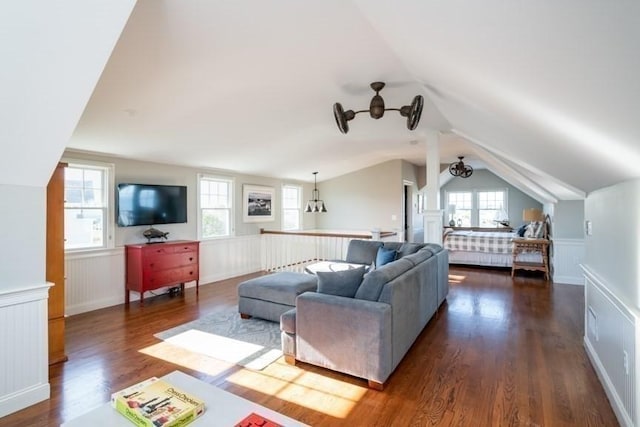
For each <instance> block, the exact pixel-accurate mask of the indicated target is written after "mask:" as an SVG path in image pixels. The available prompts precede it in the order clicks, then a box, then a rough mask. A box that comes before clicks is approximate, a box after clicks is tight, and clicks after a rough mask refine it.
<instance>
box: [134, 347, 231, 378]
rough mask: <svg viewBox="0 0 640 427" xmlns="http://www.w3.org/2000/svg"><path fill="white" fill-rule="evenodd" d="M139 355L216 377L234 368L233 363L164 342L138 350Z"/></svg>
mask: <svg viewBox="0 0 640 427" xmlns="http://www.w3.org/2000/svg"><path fill="white" fill-rule="evenodd" d="M139 351H140V353H143V354H146V355H148V356H152V357H156V358H158V359H162V360H165V361H167V362H170V363H173V364H175V365H180V366H184V367H185V368H189V369H193V370H195V371H200V372H202V373H205V374H207V375H211V376H216V375H220V374H221V373H223V372H225V371H228V370H229V369H230V368H233V367H234V366H236V365H235V364H234V363H229V362H224V361H222V360H216V359H213V358H211V357H208V356H206V355H204V354H200V353H196V352H193V351H189V350H186V349H184V348H181V347H178V346H175V345H172V344H169V343H167V342H166V341H162V342H159V343H158V344H154V345H150V346H149V347H145V348H143V349H140V350H139Z"/></svg>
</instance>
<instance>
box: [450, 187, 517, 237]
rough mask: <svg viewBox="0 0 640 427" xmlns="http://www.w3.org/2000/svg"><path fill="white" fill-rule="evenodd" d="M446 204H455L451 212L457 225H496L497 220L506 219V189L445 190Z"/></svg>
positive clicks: (486, 226) (491, 226)
mask: <svg viewBox="0 0 640 427" xmlns="http://www.w3.org/2000/svg"><path fill="white" fill-rule="evenodd" d="M446 199H447V206H449V205H455V207H456V210H455V213H454V214H453V218H454V221H455V223H456V226H458V227H485V228H494V227H497V226H498V223H497V222H496V221H497V220H505V219H508V216H507V209H506V207H507V206H508V204H507V190H506V189H504V190H471V191H455V192H447V195H446Z"/></svg>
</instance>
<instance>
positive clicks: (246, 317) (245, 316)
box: [240, 313, 251, 319]
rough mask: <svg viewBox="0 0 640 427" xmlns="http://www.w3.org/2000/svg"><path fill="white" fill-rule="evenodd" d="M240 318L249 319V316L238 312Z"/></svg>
mask: <svg viewBox="0 0 640 427" xmlns="http://www.w3.org/2000/svg"><path fill="white" fill-rule="evenodd" d="M240 318H241V319H251V316H250V315H249V314H244V313H240Z"/></svg>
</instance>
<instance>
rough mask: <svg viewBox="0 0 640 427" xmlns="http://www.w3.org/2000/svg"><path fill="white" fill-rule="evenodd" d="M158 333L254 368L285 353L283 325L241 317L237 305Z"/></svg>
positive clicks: (170, 340) (172, 341)
mask: <svg viewBox="0 0 640 427" xmlns="http://www.w3.org/2000/svg"><path fill="white" fill-rule="evenodd" d="M154 336H155V337H156V338H159V339H161V340H164V341H165V342H167V343H170V344H172V345H175V346H178V347H181V348H184V349H186V350H189V351H193V352H196V353H200V354H204V355H206V356H209V357H213V358H215V359H218V360H223V361H225V362H229V363H235V364H238V365H241V366H244V367H246V368H249V369H254V370H262V369H264V368H266V367H267V366H269V365H270V364H271V363H273V362H275V361H276V360H277V359H278V358H279V357H280V356H282V350H281V346H280V325H279V324H278V323H275V322H269V321H266V320H262V319H254V318H251V319H241V318H240V314H239V313H238V309H237V307H235V308H234V309H233V311H225V312H216V313H212V314H209V315H206V316H203V317H201V318H199V319H197V320H194V321H192V322H189V323H185V324H183V325H180V326H176V327H175V328H171V329H167V330H166V331H162V332H159V333H157V334H154Z"/></svg>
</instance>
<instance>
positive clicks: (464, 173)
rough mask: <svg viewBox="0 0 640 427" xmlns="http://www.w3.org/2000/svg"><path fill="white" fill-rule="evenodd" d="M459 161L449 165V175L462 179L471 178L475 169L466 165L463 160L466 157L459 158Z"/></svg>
mask: <svg viewBox="0 0 640 427" xmlns="http://www.w3.org/2000/svg"><path fill="white" fill-rule="evenodd" d="M458 159H459V161H457V162H453V163H451V164H450V165H449V173H450V174H451V175H453V176H459V177H461V178H469V177H470V176H471V175H472V174H473V168H472V167H471V166H470V165H465V164H464V162H463V161H462V159H464V156H458Z"/></svg>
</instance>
